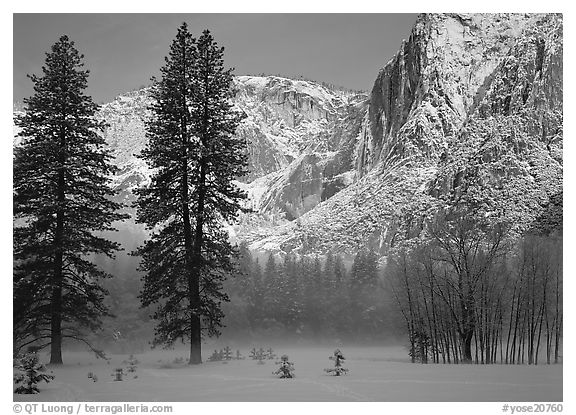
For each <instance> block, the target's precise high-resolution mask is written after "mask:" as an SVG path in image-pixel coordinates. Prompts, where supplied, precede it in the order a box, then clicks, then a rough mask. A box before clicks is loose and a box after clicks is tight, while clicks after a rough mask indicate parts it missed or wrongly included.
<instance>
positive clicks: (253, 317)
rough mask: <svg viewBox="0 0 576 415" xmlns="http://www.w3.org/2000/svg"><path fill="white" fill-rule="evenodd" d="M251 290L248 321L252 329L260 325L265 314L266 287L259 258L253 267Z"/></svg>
mask: <svg viewBox="0 0 576 415" xmlns="http://www.w3.org/2000/svg"><path fill="white" fill-rule="evenodd" d="M251 276H252V281H251V288H250V291H249V294H248V319H249V320H250V324H251V325H252V328H255V327H256V326H257V325H259V323H260V321H261V319H262V316H263V313H264V285H263V283H262V267H260V263H259V262H258V258H256V261H254V264H253V266H252V272H251Z"/></svg>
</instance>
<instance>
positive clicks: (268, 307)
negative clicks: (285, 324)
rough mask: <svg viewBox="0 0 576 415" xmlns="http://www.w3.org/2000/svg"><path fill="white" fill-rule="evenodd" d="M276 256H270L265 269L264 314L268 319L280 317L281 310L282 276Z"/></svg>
mask: <svg viewBox="0 0 576 415" xmlns="http://www.w3.org/2000/svg"><path fill="white" fill-rule="evenodd" d="M278 271H279V267H278V266H277V265H276V260H275V259H274V255H273V254H270V255H268V260H267V261H266V266H265V268H264V292H265V294H264V314H265V316H266V317H267V318H270V319H275V318H277V317H278V311H279V308H280V290H279V287H280V275H279V272H278Z"/></svg>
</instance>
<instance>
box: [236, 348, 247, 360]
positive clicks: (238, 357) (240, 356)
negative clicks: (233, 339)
mask: <svg viewBox="0 0 576 415" xmlns="http://www.w3.org/2000/svg"><path fill="white" fill-rule="evenodd" d="M244 359H245V357H244V356H242V355H241V354H240V350H236V360H244Z"/></svg>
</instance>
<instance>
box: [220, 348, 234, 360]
mask: <svg viewBox="0 0 576 415" xmlns="http://www.w3.org/2000/svg"><path fill="white" fill-rule="evenodd" d="M222 359H223V360H232V349H230V347H228V346H226V347H225V348H224V350H222Z"/></svg>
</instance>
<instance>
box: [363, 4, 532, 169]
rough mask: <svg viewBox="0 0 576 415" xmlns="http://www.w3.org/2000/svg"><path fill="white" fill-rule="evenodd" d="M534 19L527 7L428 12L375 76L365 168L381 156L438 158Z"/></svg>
mask: <svg viewBox="0 0 576 415" xmlns="http://www.w3.org/2000/svg"><path fill="white" fill-rule="evenodd" d="M534 19H536V16H533V15H524V14H521V15H520V14H498V15H487V14H472V15H457V14H425V15H421V16H420V17H419V18H418V20H417V21H416V24H415V26H414V28H413V30H412V33H411V35H410V38H409V39H408V41H405V42H403V44H402V45H401V47H400V50H399V51H398V53H397V54H396V56H394V58H392V60H390V61H389V62H388V63H387V64H386V66H385V67H384V68H383V69H382V70H381V71H380V73H379V74H378V77H377V78H376V81H375V82H374V87H373V89H372V93H371V96H370V108H369V111H368V116H367V119H366V120H365V123H364V126H363V130H362V140H361V141H360V143H359V145H358V153H357V165H356V168H357V171H358V174H359V175H360V176H363V175H365V174H366V173H367V172H368V171H369V170H370V169H371V168H372V167H373V166H374V165H376V164H377V163H379V162H382V163H384V165H392V164H393V163H394V162H397V161H398V160H399V159H405V158H408V157H424V158H426V159H432V160H433V159H435V158H436V157H438V155H439V154H440V152H442V151H443V150H444V148H445V147H446V139H447V137H451V136H453V135H454V134H456V133H457V131H458V130H459V129H460V127H461V126H462V124H463V122H464V120H465V119H466V117H467V114H468V112H469V111H470V108H471V107H472V106H473V105H474V102H475V100H476V99H477V96H478V94H481V93H482V90H483V88H484V84H485V83H486V82H488V81H489V79H488V78H489V76H490V75H491V74H492V73H493V71H494V70H495V68H496V67H497V66H498V65H499V63H500V61H501V60H502V59H503V57H504V56H505V54H506V53H507V51H508V50H509V49H510V47H511V46H512V45H513V44H514V43H515V41H516V38H517V37H518V36H519V34H520V33H521V31H522V29H523V28H524V27H525V26H526V25H529V24H530V22H532V21H534Z"/></svg>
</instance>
